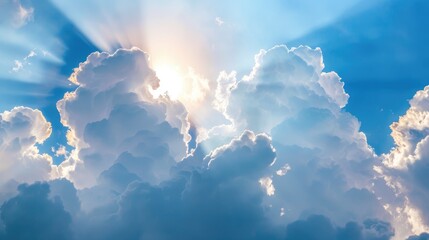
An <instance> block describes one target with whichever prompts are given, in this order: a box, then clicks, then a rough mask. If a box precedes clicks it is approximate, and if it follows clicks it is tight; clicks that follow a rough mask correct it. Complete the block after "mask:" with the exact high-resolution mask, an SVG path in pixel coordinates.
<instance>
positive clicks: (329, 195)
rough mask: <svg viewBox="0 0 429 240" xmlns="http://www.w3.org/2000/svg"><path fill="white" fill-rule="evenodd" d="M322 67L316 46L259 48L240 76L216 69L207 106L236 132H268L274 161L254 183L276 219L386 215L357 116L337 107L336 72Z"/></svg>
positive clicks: (341, 96) (341, 98) (375, 161)
mask: <svg viewBox="0 0 429 240" xmlns="http://www.w3.org/2000/svg"><path fill="white" fill-rule="evenodd" d="M323 69H324V63H323V57H322V52H321V50H320V49H318V48H316V49H311V48H309V47H303V46H301V47H298V48H291V49H289V48H287V47H286V46H276V47H274V48H272V49H269V50H261V51H260V53H259V54H257V55H256V57H255V65H254V67H253V69H252V70H251V71H250V73H249V74H248V75H246V76H244V77H243V78H242V79H241V80H237V76H236V74H235V73H231V74H227V73H221V74H220V76H219V78H218V87H217V90H216V99H215V101H214V106H215V107H217V109H218V110H220V111H222V112H223V113H224V115H225V117H226V118H227V119H229V120H230V121H231V122H232V126H233V128H234V129H235V131H238V132H239V131H242V130H243V129H251V130H253V131H256V132H266V133H269V134H270V135H271V137H272V141H273V146H274V147H275V149H276V154H277V160H276V162H275V163H274V164H273V165H272V166H271V168H270V174H269V175H267V176H266V178H263V179H261V185H262V186H264V188H265V189H266V192H267V193H268V196H267V197H266V199H265V200H264V201H266V204H267V205H268V206H271V207H270V211H271V213H272V216H273V218H274V216H276V218H277V220H278V221H279V222H281V223H288V222H291V221H294V220H295V219H297V218H299V217H301V216H308V215H311V214H323V215H326V216H328V217H329V218H331V219H333V221H335V222H337V223H343V224H345V223H347V222H348V221H350V220H356V221H364V220H365V219H366V218H368V217H373V218H381V219H384V220H389V219H390V216H389V214H388V213H387V212H386V211H385V210H384V208H383V206H382V203H381V202H379V200H378V199H377V195H376V194H375V190H376V189H375V188H374V187H373V186H374V182H375V178H376V177H377V176H378V173H376V172H375V171H374V170H373V167H374V166H379V165H381V161H380V159H379V158H378V157H377V156H376V155H375V153H374V152H373V150H372V148H371V147H370V146H369V145H368V144H367V141H366V137H365V134H364V133H362V132H361V131H360V129H359V128H360V123H359V121H358V120H357V119H356V118H355V117H354V116H353V115H351V114H350V113H347V112H346V111H345V110H344V109H343V108H344V106H345V105H346V104H347V100H348V97H349V96H348V94H347V93H345V91H344V88H343V87H344V83H343V82H342V81H341V78H340V77H339V76H338V75H337V74H336V73H335V72H329V73H326V72H323ZM235 131H232V132H231V131H230V132H229V134H231V135H234V134H235ZM221 136H222V137H225V134H222V135H221ZM215 139H216V137H213V136H212V139H208V140H207V142H208V145H213V144H212V142H213V141H215ZM205 144H206V142H202V143H201V145H203V146H204V145H205ZM274 189H275V191H274ZM279 215H280V216H281V217H280V218H278V216H279Z"/></svg>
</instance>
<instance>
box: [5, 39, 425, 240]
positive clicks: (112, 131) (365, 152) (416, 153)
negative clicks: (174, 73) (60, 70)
mask: <svg viewBox="0 0 429 240" xmlns="http://www.w3.org/2000/svg"><path fill="white" fill-rule="evenodd" d="M323 69H324V63H323V57H322V53H321V50H320V49H311V48H308V47H298V48H292V49H289V48H287V47H286V46H276V47H274V48H272V49H269V50H261V51H260V53H259V54H257V56H256V57H255V65H254V67H253V68H252V69H251V70H249V74H248V75H246V76H244V77H242V78H241V79H240V78H239V76H238V74H237V73H236V72H231V73H226V72H222V73H221V74H220V75H219V77H218V79H217V82H216V83H217V86H215V85H213V82H207V85H205V87H204V89H206V90H207V88H208V89H209V90H211V91H207V92H206V93H205V95H204V97H203V98H202V99H201V101H200V102H198V104H196V105H195V106H194V107H192V108H188V110H190V111H192V112H190V113H188V112H187V110H186V108H185V106H184V105H182V104H181V103H180V102H177V101H172V100H170V99H169V98H168V97H162V96H161V97H158V98H154V97H153V95H152V93H153V91H152V90H153V89H156V88H158V86H159V79H158V78H157V76H156V73H155V72H154V71H153V70H152V69H151V68H150V67H149V63H148V57H147V55H146V54H145V53H144V52H142V51H141V50H140V49H138V48H132V49H129V50H126V49H119V50H118V51H116V52H115V53H113V54H108V53H99V52H96V53H93V54H91V55H90V56H88V58H87V59H86V61H85V62H83V63H81V64H80V65H79V67H78V68H76V69H75V70H74V72H73V74H72V75H71V77H70V81H71V82H72V83H74V84H76V85H77V88H76V90H74V91H73V92H70V93H67V94H66V95H65V96H64V98H63V99H61V100H60V101H59V102H58V103H57V108H58V110H59V112H60V115H61V121H62V123H63V124H64V125H65V126H66V127H67V128H68V129H69V131H68V134H67V140H68V144H69V145H71V146H72V148H73V150H71V152H66V151H65V150H64V148H60V149H58V151H57V154H58V155H61V156H64V157H65V158H66V160H65V161H64V162H63V163H61V165H60V166H58V168H57V167H55V166H52V165H51V164H52V163H51V158H50V157H49V156H48V155H42V154H39V153H38V149H37V144H38V143H42V142H43V141H44V140H45V139H46V138H47V137H49V135H50V131H51V130H50V124H49V123H48V122H46V120H45V119H44V117H43V115H42V114H41V112H40V111H38V110H32V109H28V108H23V107H20V108H15V109H13V110H12V111H10V112H4V113H2V114H1V115H0V120H1V121H0V156H2V158H3V156H7V157H9V158H8V159H13V160H14V161H10V162H8V161H5V163H7V164H9V165H10V166H9V165H7V164H2V165H1V167H2V168H5V167H8V166H9V168H8V169H7V170H8V171H6V170H5V171H4V172H7V174H5V175H3V174H2V175H1V176H2V179H1V180H2V181H3V182H4V181H6V180H8V179H12V178H16V179H17V181H34V180H43V179H48V178H49V177H50V176H56V177H66V178H68V180H70V181H71V183H70V182H68V181H67V180H55V181H53V182H50V183H49V184H50V188H51V189H52V192H51V194H50V197H51V198H52V199H55V197H56V196H57V197H59V198H62V199H63V202H64V209H65V210H66V211H68V212H70V216H71V217H72V221H73V224H71V226H72V229H71V231H72V232H74V233H75V237H76V238H78V239H109V238H110V239H115V238H116V239H117V238H131V239H138V238H155V239H157V238H161V239H177V238H184V239H220V238H222V239H285V238H286V239H298V238H300V237H303V236H307V239H313V238H315V237H316V235H306V234H307V233H308V229H314V228H317V227H318V228H323V227H326V229H328V230H329V231H324V232H321V233H320V234H322V235H323V236H325V235H326V236H327V238H329V239H339V240H340V239H341V240H343V239H344V238H345V239H347V237H346V236H349V235H348V234H357V235H356V236H360V238H359V239H390V238H392V236H393V234H394V233H393V229H392V226H393V227H397V228H398V227H401V224H402V225H404V226H405V227H403V228H401V229H399V231H397V237H399V238H400V237H405V236H408V234H410V233H413V234H420V233H421V232H422V231H425V223H427V222H428V219H426V216H427V214H428V213H429V209H427V206H426V205H425V203H426V202H427V201H428V200H429V199H428V195H427V192H428V190H429V189H428V188H427V177H426V174H425V173H426V172H427V169H429V168H428V166H429V164H427V161H426V160H427V155H428V154H429V152H428V151H427V145H428V142H429V140H427V139H428V137H427V135H428V133H429V130H428V129H429V121H427V120H428V119H429V117H428V116H429V113H428V112H429V110H428V109H429V105H428V102H429V100H428V99H429V94H428V92H429V88H426V89H425V90H423V91H420V92H418V93H417V94H416V96H415V97H414V98H413V100H411V101H410V104H411V108H410V110H409V111H408V112H407V114H406V115H405V116H403V117H401V119H400V120H399V122H398V123H394V124H393V125H392V131H393V134H392V136H393V137H394V140H395V143H396V145H397V146H396V148H395V149H393V150H392V152H391V153H389V154H386V155H383V156H382V157H379V156H377V155H376V154H375V153H374V152H373V150H372V148H371V147H370V146H369V145H368V144H367V141H366V137H365V134H364V133H362V132H361V131H360V123H359V121H358V120H357V119H356V118H355V117H354V116H353V115H351V114H350V113H348V112H346V111H345V109H344V107H345V105H346V104H347V101H348V97H349V96H348V95H347V93H345V91H344V88H343V87H344V83H343V82H342V81H341V79H340V77H339V76H338V75H337V74H336V73H335V72H329V73H326V72H323ZM201 109H204V111H201ZM198 114H201V115H205V116H203V117H201V118H197V117H196V116H198ZM190 116H191V117H190ZM211 117H212V118H211ZM197 119H198V120H197ZM193 120H196V121H193ZM191 122H192V127H194V128H196V129H198V131H197V133H190V129H191ZM228 123H229V125H228ZM201 129H203V130H204V129H206V130H207V132H203V131H202V130H201ZM194 130H195V129H194ZM191 132H192V131H191ZM198 134H200V135H198ZM191 135H192V141H195V139H196V138H197V137H198V138H199V139H200V140H201V141H198V144H197V146H196V148H195V149H194V150H192V151H191V149H189V147H188V146H187V145H190V144H189V141H190V140H191ZM1 154H2V155H1ZM29 163H34V164H33V165H29ZM35 166H37V167H35ZM26 167H31V169H32V170H33V169H39V170H40V171H32V172H31V174H28V173H26V172H25V171H27V170H26ZM12 169H13V171H11V170H12ZM17 169H23V170H22V172H21V170H20V171H16V170H17ZM52 169H53V170H52ZM0 171H3V169H0ZM21 173H23V174H22V175H20V174H21ZM72 183H73V184H72ZM35 186H36V187H34V189H38V188H39V187H40V186H39V187H37V186H38V185H35ZM74 186H76V187H77V189H78V190H76V189H75V188H74ZM26 188H27V189H30V188H28V187H21V190H22V189H26ZM42 188H43V189H45V188H46V186H42ZM43 192H44V194H42V195H43V196H36V197H35V198H37V197H42V198H43V199H44V200H43V201H44V202H46V203H49V204H51V203H52V202H51V200H49V201H46V198H47V191H46V189H45V190H43ZM27 194H30V195H31V192H28V193H25V194H24V192H23V191H21V195H27ZM395 194H396V195H395ZM21 195H19V196H18V198H19V197H20V196H21ZM18 198H15V199H18ZM52 201H53V202H54V203H55V205H56V206H57V207H58V209H57V210H59V212H61V213H62V212H63V211H62V209H61V207H62V206H61V205H60V204H57V203H56V202H55V201H56V200H52ZM60 210H61V211H60ZM393 210H394V211H393ZM395 211H399V212H400V214H398V213H397V212H396V213H395ZM6 220H8V219H7V218H6ZM3 221H5V219H3ZM391 221H392V226H391V225H390V224H389V223H388V222H391ZM6 223H7V224H10V223H9V222H7V221H6ZM0 225H1V223H0ZM67 226H68V224H67ZM342 226H344V227H342ZM100 229H104V230H106V231H105V232H101V231H100ZM166 229H167V230H168V231H167V230H166ZM249 229H252V230H251V231H249ZM1 232H2V231H1V226H0V239H1ZM316 232H317V231H316ZM423 236H424V235H423Z"/></svg>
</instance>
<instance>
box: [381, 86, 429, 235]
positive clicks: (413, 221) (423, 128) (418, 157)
mask: <svg viewBox="0 0 429 240" xmlns="http://www.w3.org/2000/svg"><path fill="white" fill-rule="evenodd" d="M428 103H429V87H428V86H426V87H425V88H424V89H423V90H421V91H418V92H417V93H416V94H415V96H414V97H413V99H411V100H410V108H409V109H408V110H407V112H406V113H405V115H403V116H401V117H400V118H399V121H398V122H395V123H393V124H392V125H391V126H390V128H391V129H392V134H391V135H392V137H393V140H394V142H395V147H394V148H393V149H392V150H391V151H390V153H388V154H385V155H384V156H383V157H384V161H383V163H384V166H385V167H384V168H380V169H378V170H379V171H380V172H383V173H384V176H385V179H386V181H387V182H388V183H389V185H390V186H391V187H392V189H394V190H395V193H396V196H397V199H398V201H402V206H401V207H400V208H399V209H397V210H396V212H397V213H398V215H400V216H401V215H402V218H408V219H409V224H410V225H411V226H410V228H411V230H412V231H413V232H414V233H415V234H420V233H421V232H424V231H429V208H428V205H427V203H428V202H429V194H428V192H429V188H428V184H429V181H428V177H427V176H428V174H427V173H428V171H429V161H428V159H429V152H428V149H429V104H428ZM393 206H394V205H393Z"/></svg>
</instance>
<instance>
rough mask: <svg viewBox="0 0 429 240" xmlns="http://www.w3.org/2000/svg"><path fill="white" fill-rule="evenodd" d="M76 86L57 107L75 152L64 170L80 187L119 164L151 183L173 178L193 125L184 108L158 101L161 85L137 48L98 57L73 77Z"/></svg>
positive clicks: (168, 101) (83, 64) (77, 69)
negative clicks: (155, 92)
mask: <svg viewBox="0 0 429 240" xmlns="http://www.w3.org/2000/svg"><path fill="white" fill-rule="evenodd" d="M70 81H72V82H73V83H75V84H77V85H78V87H77V89H76V90H75V91H73V92H70V93H67V94H66V95H65V96H64V98H63V99H62V100H60V101H59V102H58V103H57V107H58V110H59V112H60V115H61V121H62V123H63V124H64V125H65V126H67V127H68V128H69V132H68V135H67V139H68V142H69V144H70V145H71V146H73V147H74V148H75V150H73V151H72V153H71V154H70V156H69V158H68V159H67V160H66V161H65V162H63V163H62V164H61V166H60V168H59V169H60V171H61V173H62V174H63V176H67V177H68V178H70V179H72V180H73V181H74V182H75V184H77V185H78V186H79V187H83V186H93V185H94V184H95V183H96V179H97V178H98V176H99V174H100V173H101V172H103V171H105V170H108V169H109V168H110V167H111V166H112V165H114V164H115V163H121V164H122V165H124V166H125V167H126V168H127V169H128V170H129V171H130V172H133V173H135V174H137V175H138V176H140V177H141V178H142V179H143V180H146V181H149V182H151V183H159V182H160V181H161V180H165V179H167V178H168V175H169V169H170V167H171V166H173V165H174V164H175V162H176V161H180V160H181V158H182V157H184V156H185V154H186V151H187V149H186V141H187V140H186V139H188V134H187V130H188V128H189V124H188V122H187V120H186V118H187V113H186V110H185V108H184V107H183V105H181V104H180V103H178V102H172V101H170V100H168V99H166V98H159V99H153V97H152V95H151V93H150V91H151V90H152V89H156V88H157V87H158V85H159V80H158V78H157V77H156V75H155V72H154V71H153V70H151V69H150V68H149V66H148V59H147V56H146V54H145V53H144V52H142V51H141V50H139V49H137V48H133V49H130V50H124V49H121V50H118V51H116V52H115V53H114V54H108V53H99V52H96V53H93V54H91V55H90V56H89V57H88V58H87V60H86V61H85V62H84V63H81V64H80V65H79V67H78V68H76V69H75V70H74V73H73V74H72V75H71V77H70Z"/></svg>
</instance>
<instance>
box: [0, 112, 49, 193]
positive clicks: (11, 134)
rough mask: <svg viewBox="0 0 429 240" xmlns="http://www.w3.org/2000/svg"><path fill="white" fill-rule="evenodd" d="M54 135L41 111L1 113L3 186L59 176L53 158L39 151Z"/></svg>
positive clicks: (0, 147) (0, 174) (0, 172)
mask: <svg viewBox="0 0 429 240" xmlns="http://www.w3.org/2000/svg"><path fill="white" fill-rule="evenodd" d="M51 131H52V130H51V124H50V123H49V122H47V121H46V119H45V117H44V116H43V114H42V112H40V111H39V110H34V109H31V108H26V107H15V108H13V109H12V110H11V111H5V112H3V113H0V159H1V160H0V161H1V164H0V185H4V184H6V183H7V182H9V181H11V180H13V181H17V182H33V181H37V180H47V179H49V178H50V177H51V176H54V175H55V170H56V169H55V167H53V166H52V157H51V156H49V155H47V154H42V153H40V152H39V149H38V147H37V144H41V143H43V142H44V141H45V140H46V139H47V138H48V137H49V136H50V135H51Z"/></svg>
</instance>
